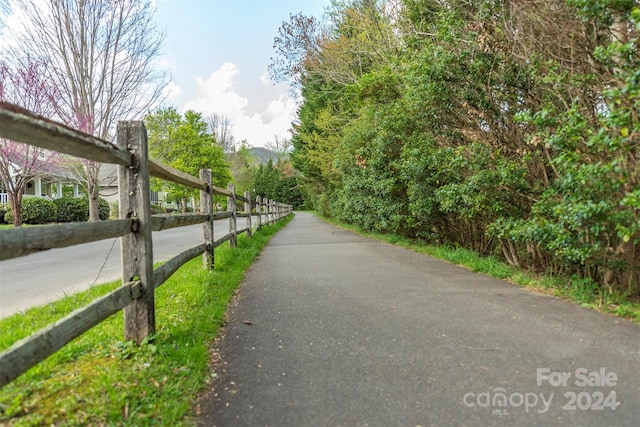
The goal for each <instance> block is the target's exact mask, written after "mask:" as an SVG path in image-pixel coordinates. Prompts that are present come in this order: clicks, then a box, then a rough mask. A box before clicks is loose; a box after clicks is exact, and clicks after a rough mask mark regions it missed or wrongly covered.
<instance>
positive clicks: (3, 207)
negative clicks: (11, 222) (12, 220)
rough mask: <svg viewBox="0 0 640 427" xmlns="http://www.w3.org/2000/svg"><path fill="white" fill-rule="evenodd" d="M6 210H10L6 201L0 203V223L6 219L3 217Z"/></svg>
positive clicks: (4, 222) (3, 222)
mask: <svg viewBox="0 0 640 427" xmlns="http://www.w3.org/2000/svg"><path fill="white" fill-rule="evenodd" d="M7 212H11V208H10V207H9V205H7V204H6V203H0V224H6V223H7V221H6V220H5V218H4V216H5V215H6V214H7Z"/></svg>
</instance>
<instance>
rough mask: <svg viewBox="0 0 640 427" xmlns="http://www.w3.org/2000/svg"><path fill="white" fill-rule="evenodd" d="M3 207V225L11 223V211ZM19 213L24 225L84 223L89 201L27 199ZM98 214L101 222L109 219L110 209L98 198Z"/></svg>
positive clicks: (87, 215) (1, 211) (86, 219)
mask: <svg viewBox="0 0 640 427" xmlns="http://www.w3.org/2000/svg"><path fill="white" fill-rule="evenodd" d="M4 206H5V207H3V205H0V214H2V219H3V221H4V223H7V224H9V223H13V217H12V213H11V209H9V206H7V205H4ZM21 212H22V222H23V223H24V224H48V223H54V222H84V221H88V220H89V200H88V199H87V197H67V196H65V197H61V198H59V199H54V200H49V199H46V198H43V197H28V198H25V199H24V200H23V202H22V207H21ZM98 212H99V214H100V219H101V220H102V221H104V220H107V219H109V214H110V212H111V207H110V206H109V202H107V201H106V200H105V199H103V198H102V197H99V198H98ZM2 223H3V222H0V224H2Z"/></svg>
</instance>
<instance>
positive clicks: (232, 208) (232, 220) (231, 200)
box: [227, 184, 238, 248]
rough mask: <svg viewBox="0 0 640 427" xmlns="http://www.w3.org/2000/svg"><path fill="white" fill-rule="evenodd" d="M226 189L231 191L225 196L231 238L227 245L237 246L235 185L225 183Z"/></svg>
mask: <svg viewBox="0 0 640 427" xmlns="http://www.w3.org/2000/svg"><path fill="white" fill-rule="evenodd" d="M227 190H229V191H231V197H227V211H229V212H231V216H230V217H229V233H230V234H231V239H230V240H229V246H231V247H232V248H235V247H236V246H238V235H237V232H238V222H237V220H238V217H237V212H236V186H235V185H233V184H229V185H227Z"/></svg>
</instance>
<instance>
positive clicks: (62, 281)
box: [0, 218, 246, 317]
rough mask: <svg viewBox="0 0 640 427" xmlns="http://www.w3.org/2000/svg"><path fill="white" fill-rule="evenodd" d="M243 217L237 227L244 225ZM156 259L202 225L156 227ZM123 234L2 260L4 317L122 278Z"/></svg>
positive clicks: (192, 238)
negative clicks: (164, 228) (170, 227)
mask: <svg viewBox="0 0 640 427" xmlns="http://www.w3.org/2000/svg"><path fill="white" fill-rule="evenodd" d="M214 227H215V228H214V236H215V237H214V238H215V239H217V238H220V237H222V236H224V235H226V234H228V233H229V220H220V221H216V222H215V223H214ZM245 227H246V226H245V219H244V218H239V219H238V228H239V229H241V228H245ZM152 239H153V257H154V262H157V261H166V260H169V259H171V258H172V257H173V256H175V255H178V254H179V253H181V252H183V251H185V250H187V249H189V248H192V247H194V246H196V245H198V244H200V243H201V242H202V225H200V224H198V225H192V226H187V227H179V228H172V229H169V230H163V231H160V232H154V233H153V235H152ZM120 274H121V258H120V238H117V239H108V240H100V241H97V242H92V243H86V244H82V245H76V246H70V247H68V248H61V249H52V250H48V251H43V252H38V253H34V254H31V255H27V256H25V257H20V258H14V259H10V260H4V261H0V317H5V316H8V315H11V314H13V313H16V312H18V311H21V310H25V309H27V308H29V307H32V306H36V305H40V304H45V303H48V302H51V301H55V300H57V299H59V298H61V297H62V296H64V295H69V294H72V293H75V292H79V291H82V290H85V289H88V288H89V287H91V286H92V285H94V284H101V283H106V282H109V281H113V280H117V279H119V278H120Z"/></svg>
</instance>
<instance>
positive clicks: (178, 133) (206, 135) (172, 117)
mask: <svg viewBox="0 0 640 427" xmlns="http://www.w3.org/2000/svg"><path fill="white" fill-rule="evenodd" d="M145 126H146V127H147V133H148V138H149V156H150V157H151V158H152V159H155V160H159V161H161V162H163V163H165V164H167V165H169V166H171V167H173V168H175V169H178V170H180V171H183V172H186V173H188V174H189V175H191V176H196V177H197V176H199V174H200V169H211V174H212V180H213V184H214V185H216V186H218V187H226V186H227V183H228V182H230V181H231V173H230V171H229V163H228V162H227V160H226V157H225V154H224V152H223V151H222V148H221V147H220V146H219V145H218V144H217V143H216V140H215V138H214V136H213V134H212V133H211V132H210V131H209V129H208V125H207V123H206V121H205V120H204V119H203V118H202V115H201V114H200V113H198V112H195V111H192V110H189V111H187V112H186V113H184V115H182V114H180V113H178V111H177V110H176V109H175V108H173V107H168V108H164V109H160V110H158V111H156V112H154V113H153V114H149V115H148V116H147V117H146V118H145ZM154 188H155V189H156V190H164V191H167V192H168V193H169V200H174V201H180V200H182V201H183V203H182V206H183V209H184V210H185V211H186V199H187V198H189V197H192V196H193V197H198V192H197V190H193V189H188V188H186V187H185V186H182V185H179V184H174V183H171V182H157V181H156V182H155V183H154Z"/></svg>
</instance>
